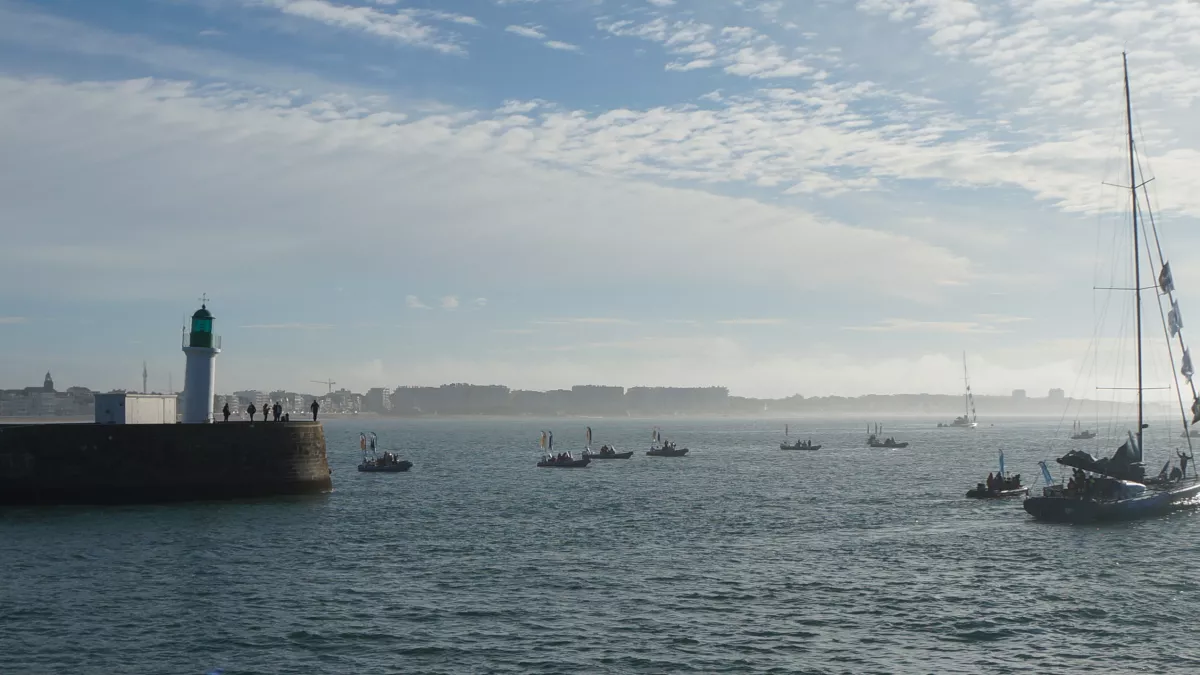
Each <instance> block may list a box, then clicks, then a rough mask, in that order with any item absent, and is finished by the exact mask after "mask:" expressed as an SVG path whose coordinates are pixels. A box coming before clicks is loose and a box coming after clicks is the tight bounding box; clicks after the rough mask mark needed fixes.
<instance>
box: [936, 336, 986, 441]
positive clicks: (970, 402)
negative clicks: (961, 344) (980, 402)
mask: <svg viewBox="0 0 1200 675" xmlns="http://www.w3.org/2000/svg"><path fill="white" fill-rule="evenodd" d="M963 384H964V385H965V386H966V388H967V393H966V394H965V395H964V396H963V405H964V406H965V408H966V410H965V411H964V413H963V414H962V415H959V416H958V417H955V418H954V419H953V420H952V421H950V422H949V423H947V424H942V423H941V422H938V428H939V429H974V428H975V427H977V426H979V420H978V417H977V416H976V415H975V395H974V394H973V393H971V377H970V376H969V375H968V374H967V353H966V352H963Z"/></svg>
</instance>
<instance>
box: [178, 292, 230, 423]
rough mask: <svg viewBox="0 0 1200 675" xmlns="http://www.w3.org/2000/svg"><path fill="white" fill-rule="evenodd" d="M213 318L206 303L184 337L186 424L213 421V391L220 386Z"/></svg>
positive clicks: (184, 415)
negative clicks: (190, 329)
mask: <svg viewBox="0 0 1200 675" xmlns="http://www.w3.org/2000/svg"><path fill="white" fill-rule="evenodd" d="M212 324H213V315H212V312H209V311H208V309H207V308H206V307H205V305H204V304H201V305H200V309H198V310H196V313H195V314H193V315H192V331H191V332H190V333H188V334H187V335H185V336H184V337H183V353H184V354H187V369H186V370H184V376H183V391H184V398H183V423H184V424H205V423H208V422H211V421H213V391H214V390H215V389H216V385H217V354H220V353H221V336H219V335H213V325H212Z"/></svg>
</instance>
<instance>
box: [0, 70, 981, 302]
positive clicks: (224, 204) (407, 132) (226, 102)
mask: <svg viewBox="0 0 1200 675" xmlns="http://www.w3.org/2000/svg"><path fill="white" fill-rule="evenodd" d="M49 111H55V114H53V115H51V114H49ZM659 114H660V115H664V114H665V116H664V117H663V119H662V120H661V121H660V122H659V124H660V125H663V128H662V130H661V131H660V132H657V135H654V134H652V135H651V136H650V138H656V139H658V140H657V141H656V142H655V143H654V144H651V145H645V143H646V141H645V140H641V141H636V142H635V141H633V138H634V137H633V136H631V135H629V134H632V133H633V132H634V131H635V127H633V126H630V125H631V124H633V123H634V121H635V120H636V119H637V118H638V117H640V116H641V115H640V114H638V113H634V112H630V111H626V112H624V113H612V114H607V115H602V116H599V117H597V118H595V119H588V118H587V117H583V116H574V117H572V116H569V115H561V114H558V113H548V114H547V115H545V116H544V117H543V119H542V121H541V122H540V125H539V127H538V128H537V131H536V133H535V132H534V131H533V130H531V128H530V127H531V124H530V120H529V118H528V117H527V116H526V115H520V114H515V115H508V116H503V117H496V118H492V119H488V118H486V117H485V116H483V115H481V114H479V113H470V114H466V113H464V114H458V113H450V112H438V113H435V114H423V115H422V114H416V113H413V112H412V111H408V112H406V113H398V112H396V111H393V110H388V109H379V108H372V107H370V104H369V102H367V101H363V100H360V99H356V98H353V97H345V96H336V97H334V96H331V97H318V98H305V97H302V96H299V95H296V94H290V95H289V94H282V93H274V92H263V91H257V90H255V91H247V90H241V89H237V88H229V87H220V86H212V87H205V88H199V87H196V86H194V85H192V84H189V83H184V82H171V81H160V80H153V79H144V80H132V81H118V82H90V83H73V84H70V83H63V82H56V81H53V80H45V79H37V80H25V79H16V78H6V77H0V129H6V130H20V132H19V133H14V132H10V133H0V153H3V155H4V156H5V157H6V158H8V159H9V163H8V165H9V166H20V167H22V168H21V171H22V175H23V176H24V179H23V182H21V183H19V184H28V183H31V182H32V183H37V182H39V181H46V182H47V184H56V185H62V195H63V199H60V200H55V201H53V202H48V201H46V200H44V199H41V198H39V197H38V196H37V195H35V194H33V193H31V192H30V191H28V190H20V189H17V188H16V187H15V186H16V185H18V183H16V182H13V181H8V182H2V181H0V203H4V204H5V205H6V210H7V214H8V217H9V218H11V219H14V220H19V221H21V222H24V223H26V227H24V228H22V229H21V230H20V231H18V232H17V233H15V234H13V235H11V237H10V239H9V240H8V241H6V245H5V247H3V249H0V279H3V280H6V281H7V282H9V283H16V281H17V280H19V279H22V278H26V275H28V274H32V273H34V271H40V272H39V273H46V274H49V275H50V276H49V277H48V278H50V279H53V278H55V277H54V275H53V273H52V271H53V270H56V269H59V270H67V269H69V270H71V271H72V273H73V274H81V273H87V274H93V273H94V274H96V275H97V276H96V277H94V279H95V281H96V284H93V285H92V286H93V287H99V286H101V285H103V282H104V280H105V279H109V280H115V279H117V278H123V277H124V276H125V275H128V274H131V273H132V269H133V268H134V267H137V266H142V267H143V268H144V266H145V265H146V264H147V263H146V261H162V262H161V264H162V269H163V271H167V270H169V271H170V272H171V278H172V279H173V280H174V282H175V283H180V284H185V283H187V275H188V274H191V273H200V268H199V267H197V268H196V269H195V270H192V269H189V268H188V267H187V263H184V264H183V266H182V267H181V265H180V262H179V260H178V255H177V252H178V251H179V250H180V249H181V248H186V247H188V246H205V245H207V243H206V242H211V241H213V240H214V239H222V238H224V239H226V240H229V241H234V240H236V239H237V238H239V237H241V236H243V235H244V232H243V231H242V230H241V228H240V226H239V225H238V224H239V223H242V222H247V221H253V222H255V223H256V224H257V225H256V231H258V232H260V233H287V236H286V237H284V238H275V239H273V246H275V249H274V250H275V252H276V253H277V254H278V256H277V258H279V259H280V260H281V261H282V260H284V259H286V260H287V261H288V263H287V264H286V265H284V264H283V263H282V262H280V263H269V262H268V263H265V264H264V263H261V261H259V259H258V256H257V251H255V250H253V249H251V248H246V249H244V250H243V249H241V248H239V247H235V246H231V247H228V249H227V251H226V254H225V255H224V256H223V258H222V260H221V262H220V264H218V265H215V266H214V265H212V264H211V263H206V266H205V268H204V271H203V274H204V275H205V276H206V278H207V277H208V276H209V275H211V274H213V273H217V274H225V275H227V278H228V279H229V280H230V282H231V283H239V282H238V277H239V276H240V275H241V274H242V273H243V271H244V270H246V269H249V268H250V267H253V266H255V265H260V267H261V268H262V273H268V271H269V270H272V269H274V270H277V271H280V272H283V270H285V269H293V268H292V267H290V266H291V265H296V264H305V263H311V264H312V265H321V266H325V267H326V268H328V267H329V265H330V262H329V261H330V260H339V259H340V260H346V261H349V260H358V259H361V258H362V257H364V256H369V255H373V254H374V253H375V252H377V251H378V250H380V249H381V248H386V247H389V246H391V247H401V245H402V244H403V242H405V241H411V240H413V239H419V240H420V241H422V247H421V248H420V251H417V250H412V252H411V253H401V254H398V255H397V257H396V260H395V261H394V263H393V264H394V265H395V266H397V267H398V268H400V269H410V270H411V271H412V273H413V274H423V275H426V276H429V277H431V278H441V279H446V280H455V279H461V278H463V277H464V276H470V277H471V278H472V279H473V283H474V282H479V283H487V284H492V283H521V282H523V281H528V282H531V283H538V284H545V283H548V282H552V283H554V284H556V285H557V286H558V287H560V288H562V287H569V286H570V285H572V283H583V281H582V280H581V281H579V282H571V281H570V280H569V279H568V280H564V279H563V278H562V277H561V276H560V275H557V274H553V273H552V272H551V270H548V269H546V268H545V266H536V265H524V266H518V269H515V270H514V269H512V267H511V266H510V265H507V264H503V265H497V264H496V261H497V260H511V261H515V260H529V259H546V258H552V257H554V256H556V255H558V254H559V253H560V252H561V251H564V250H587V251H590V252H591V255H593V256H594V257H595V259H598V260H604V259H621V260H624V261H625V262H626V264H627V266H628V267H627V269H628V270H630V272H629V274H628V275H627V276H626V277H624V278H623V280H622V281H623V283H634V282H635V281H637V280H640V282H641V283H654V282H655V280H657V279H659V276H658V275H657V273H656V272H655V270H656V269H657V265H658V263H659V262H660V260H659V257H658V252H659V251H663V250H671V251H672V255H673V256H675V257H676V258H678V259H680V260H687V261H688V262H689V264H688V265H686V266H683V267H681V268H679V269H678V270H676V272H675V274H674V276H673V277H672V283H679V282H689V281H690V282H703V283H714V282H715V279H714V277H713V275H712V272H711V271H712V270H714V269H720V270H722V273H721V277H720V280H719V283H720V284H722V285H723V286H728V285H730V284H733V285H737V284H760V283H767V284H770V285H772V286H773V287H776V288H790V289H816V288H823V287H836V288H838V289H839V290H840V291H842V292H860V293H869V294H872V295H874V294H879V293H884V294H888V295H893V296H902V297H910V298H922V299H928V298H931V297H937V296H939V295H940V293H941V291H940V290H939V289H940V287H941V286H940V283H941V282H942V281H944V280H947V279H951V280H956V279H957V280H969V279H970V263H969V262H968V261H967V260H966V259H964V258H962V257H961V256H959V255H957V254H954V253H952V252H951V251H949V250H947V249H945V248H943V247H941V246H936V245H930V244H927V243H924V242H921V241H919V240H916V239H913V238H910V237H906V236H903V235H897V234H893V233H887V232H883V231H879V230H874V229H870V228H868V227H853V226H848V225H846V224H844V223H841V222H838V221H836V220H833V219H830V218H826V217H818V216H815V215H814V214H812V213H810V212H808V211H805V210H802V209H798V208H794V207H785V206H778V205H770V204H764V203H761V202H757V201H754V200H751V199H745V198H731V197H725V196H721V195H716V194H708V193H705V192H703V191H700V190H696V189H688V188H679V187H666V186H661V185H656V184H652V183H646V182H640V181H637V180H632V179H633V178H635V177H636V176H637V175H638V174H639V173H641V171H640V170H639V169H638V168H637V167H631V166H623V163H624V162H627V161H629V160H630V159H631V158H633V157H636V154H632V151H634V149H635V148H638V147H644V149H643V150H640V151H638V152H641V153H645V154H646V156H647V160H648V157H649V156H650V155H655V156H657V157H658V160H657V161H659V162H660V163H661V165H662V166H669V165H670V164H671V163H672V162H683V161H686V162H691V161H693V160H690V159H689V160H684V158H683V156H680V155H675V156H674V157H673V156H672V153H678V152H691V150H689V149H687V148H686V147H684V148H679V149H672V147H673V146H672V144H671V143H670V142H668V139H670V138H674V137H676V134H677V133H678V131H677V129H675V126H676V124H677V122H676V121H672V120H671V117H672V114H670V113H664V112H660V113H659ZM693 114H694V113H691V112H686V111H682V110H681V111H679V112H678V115H679V117H680V118H681V119H686V118H687V117H688V116H690V115H693ZM711 119H712V117H711V115H710V122H709V124H710V125H711V124H712V121H711ZM698 121H699V120H696V122H698ZM730 123H731V124H733V123H734V122H733V121H732V120H731V121H730ZM605 130H607V131H605ZM783 136H784V137H783V138H780V139H778V140H779V142H782V143H785V144H786V143H787V142H789V141H788V139H787V138H786V134H783ZM640 137H641V138H644V137H645V134H642V136H640ZM622 138H628V139H629V140H621V139H622ZM568 139H570V140H568ZM764 142H765V141H764ZM685 145H686V144H685ZM622 148H624V149H622ZM614 152H617V153H620V155H613V154H612V153H614ZM660 152H661V155H659V153H660ZM183 157H187V158H188V159H187V161H183V160H182V159H181V158H183ZM618 157H621V159H620V160H619V161H614V160H616V159H617V158H618ZM744 160H748V161H751V162H753V165H755V166H757V165H759V164H765V165H769V164H770V162H769V161H767V160H766V158H758V156H757V155H755V154H754V153H750V154H749V155H746V156H744ZM744 160H743V159H739V160H738V162H739V163H741V162H742V161H744ZM711 161H712V160H705V163H711ZM64 165H69V166H72V167H73V170H74V171H75V172H76V174H75V179H74V180H73V181H72V182H70V183H68V184H63V183H61V181H60V180H58V179H57V178H55V177H56V176H59V175H60V173H61V167H62V166H64ZM645 166H646V168H647V169H649V167H650V165H649V164H647V165H645ZM697 166H699V165H697ZM100 167H106V168H105V169H103V170H101V168H100ZM680 168H681V169H682V166H681V167H680ZM564 169H566V170H564ZM738 170H739V171H740V170H741V169H738ZM776 170H780V171H783V170H785V169H784V167H782V166H781V167H777V169H776ZM686 173H687V172H682V171H681V174H686ZM6 185H7V186H9V188H8V189H5V187H4V186H6ZM546 194H570V195H572V198H571V199H570V200H546V199H544V198H542V196H544V195H546ZM134 205H136V207H135V206H134ZM401 211H403V212H404V213H406V214H408V217H406V218H404V219H403V220H402V221H400V222H397V220H396V218H395V214H396V213H397V212H401ZM330 222H337V223H339V224H340V225H339V226H338V227H337V228H330V227H329V223H330ZM563 222H572V223H574V226H573V227H570V228H563V227H561V223H563ZM84 223H89V225H88V226H84V225H83V224H84ZM163 223H170V227H164V226H163ZM431 225H432V226H431ZM52 231H53V232H55V236H53V237H49V236H47V234H46V233H48V232H52ZM201 232H202V233H203V234H200V233H201ZM99 233H103V237H101V236H100V235H99ZM630 240H636V241H638V242H640V245H639V246H637V247H635V248H633V249H630V248H628V247H627V246H625V245H624V244H622V243H621V242H625V241H630ZM65 241H69V242H71V243H70V244H65V243H63V242H65ZM779 250H784V251H787V250H790V251H802V250H820V251H822V255H821V256H818V257H814V258H813V259H811V260H806V262H805V264H804V265H803V266H798V265H795V264H793V263H794V261H792V260H791V259H790V258H788V257H786V256H766V257H764V256H763V255H762V252H763V251H779ZM429 251H454V254H453V255H449V254H446V255H441V254H439V255H430V254H428V253H427V252H429ZM898 259H902V260H905V263H906V271H905V273H904V274H901V275H897V274H894V273H893V270H892V268H891V267H890V263H889V262H888V261H894V260H898ZM197 264H198V263H197ZM335 267H336V264H335ZM125 268H128V270H129V271H126V269H125ZM347 273H350V270H349V267H348V268H347ZM534 280H536V281H534ZM53 286H54V284H52V283H51V284H46V285H44V286H43V287H42V288H41V289H40V291H39V292H45V291H49V290H50V289H51V288H52V287H53ZM63 288H64V289H66V288H70V289H72V290H71V291H70V292H72V293H87V292H88V289H86V288H81V287H80V286H79V285H78V284H73V283H64V284H63ZM144 290H145V292H147V293H149V292H153V293H163V294H173V293H174V291H173V290H172V289H171V286H170V284H164V285H162V286H161V287H156V288H153V289H151V288H146V289H144ZM406 301H407V303H408V304H409V305H410V306H413V303H414V301H415V302H418V303H419V302H420V301H419V300H418V299H416V298H415V297H414V298H410V299H407V300H406Z"/></svg>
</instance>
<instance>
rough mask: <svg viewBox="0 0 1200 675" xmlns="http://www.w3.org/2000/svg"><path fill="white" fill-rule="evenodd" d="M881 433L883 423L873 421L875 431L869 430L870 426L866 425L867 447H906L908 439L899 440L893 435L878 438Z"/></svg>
mask: <svg viewBox="0 0 1200 675" xmlns="http://www.w3.org/2000/svg"><path fill="white" fill-rule="evenodd" d="M882 435H883V425H882V424H879V423H878V422H876V423H875V431H874V432H872V431H871V427H869V426H868V427H867V447H871V448H896V449H900V448H907V447H908V441H904V442H899V441H897V440H896V438H895V437H894V436H889V437H887V438H880V436H882Z"/></svg>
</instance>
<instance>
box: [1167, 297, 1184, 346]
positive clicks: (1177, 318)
mask: <svg viewBox="0 0 1200 675" xmlns="http://www.w3.org/2000/svg"><path fill="white" fill-rule="evenodd" d="M1167 327H1168V328H1169V329H1170V330H1171V337H1175V336H1176V335H1178V334H1179V330H1180V329H1181V328H1183V315H1182V314H1180V313H1179V302H1177V301H1176V300H1171V311H1169V312H1167Z"/></svg>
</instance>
